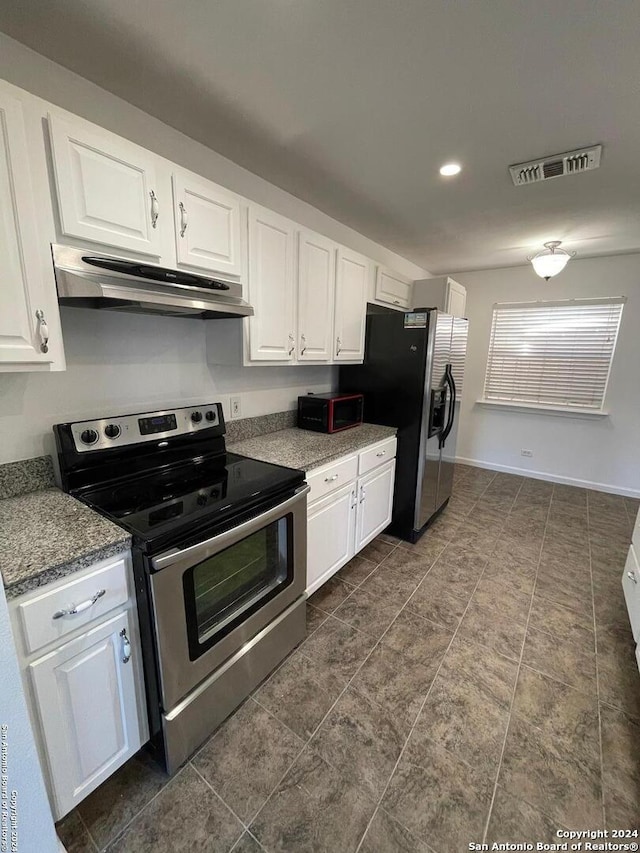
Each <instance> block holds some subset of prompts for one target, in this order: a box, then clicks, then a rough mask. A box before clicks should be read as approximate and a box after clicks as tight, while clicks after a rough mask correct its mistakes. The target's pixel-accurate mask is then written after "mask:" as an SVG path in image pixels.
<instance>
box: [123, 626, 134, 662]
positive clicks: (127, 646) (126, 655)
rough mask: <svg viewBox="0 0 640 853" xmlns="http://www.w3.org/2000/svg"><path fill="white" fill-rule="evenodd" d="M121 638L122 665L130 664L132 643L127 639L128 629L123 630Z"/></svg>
mask: <svg viewBox="0 0 640 853" xmlns="http://www.w3.org/2000/svg"><path fill="white" fill-rule="evenodd" d="M120 636H121V637H122V663H129V661H130V660H131V643H130V642H129V638H128V637H127V629H126V628H123V629H122V631H120Z"/></svg>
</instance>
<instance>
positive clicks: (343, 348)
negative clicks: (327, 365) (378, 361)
mask: <svg viewBox="0 0 640 853" xmlns="http://www.w3.org/2000/svg"><path fill="white" fill-rule="evenodd" d="M370 274H371V266H370V262H369V260H368V259H367V258H365V257H363V256H362V255H359V254H357V253H356V252H352V251H351V250H350V249H345V248H344V247H340V248H339V249H338V259H337V263H336V301H335V335H334V340H333V345H334V352H333V356H334V359H335V361H362V360H363V359H364V332H365V324H366V319H367V318H366V307H367V293H368V290H369V276H370Z"/></svg>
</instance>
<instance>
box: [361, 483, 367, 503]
mask: <svg viewBox="0 0 640 853" xmlns="http://www.w3.org/2000/svg"><path fill="white" fill-rule="evenodd" d="M366 496H367V493H366V492H365V490H364V486H360V503H361V504H363V503H364V499H365V498H366Z"/></svg>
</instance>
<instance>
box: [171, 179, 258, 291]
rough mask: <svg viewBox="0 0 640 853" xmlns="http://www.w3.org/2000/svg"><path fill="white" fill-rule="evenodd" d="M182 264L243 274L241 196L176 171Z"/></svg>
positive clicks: (175, 198) (178, 247) (176, 214)
mask: <svg viewBox="0 0 640 853" xmlns="http://www.w3.org/2000/svg"><path fill="white" fill-rule="evenodd" d="M173 201H174V224H175V232H176V253H177V258H178V265H184V266H189V267H197V268H198V269H202V270H206V271H207V272H213V273H223V274H224V275H229V276H240V273H241V271H242V269H241V268H242V259H241V257H240V245H241V243H240V199H239V198H238V196H235V195H234V194H233V193H230V192H228V191H227V190H224V189H222V187H219V186H217V185H216V184H213V183H211V182H210V181H205V180H202V179H201V178H200V179H199V178H197V177H195V176H190V175H184V174H182V173H176V174H174V175H173Z"/></svg>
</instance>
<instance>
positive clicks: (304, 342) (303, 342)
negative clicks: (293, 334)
mask: <svg viewBox="0 0 640 853" xmlns="http://www.w3.org/2000/svg"><path fill="white" fill-rule="evenodd" d="M300 344H301V346H300V355H304V354H305V352H306V351H307V338H306V335H300Z"/></svg>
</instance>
